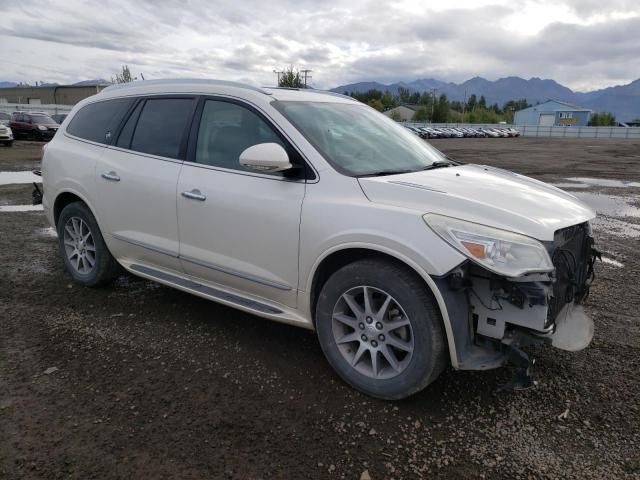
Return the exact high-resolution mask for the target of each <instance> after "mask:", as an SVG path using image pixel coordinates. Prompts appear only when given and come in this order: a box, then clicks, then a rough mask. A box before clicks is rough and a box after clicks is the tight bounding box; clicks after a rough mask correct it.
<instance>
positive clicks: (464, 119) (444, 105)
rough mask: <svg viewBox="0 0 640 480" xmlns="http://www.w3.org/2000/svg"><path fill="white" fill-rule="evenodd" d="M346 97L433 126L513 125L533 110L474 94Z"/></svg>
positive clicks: (605, 122)
mask: <svg viewBox="0 0 640 480" xmlns="http://www.w3.org/2000/svg"><path fill="white" fill-rule="evenodd" d="M344 94H345V95H348V96H350V97H353V98H355V99H356V100H359V101H360V102H362V103H366V104H367V105H369V106H370V107H373V108H375V109H376V110H378V111H380V112H385V111H387V110H391V109H392V108H394V107H397V106H399V105H411V106H413V107H415V113H414V114H413V118H412V120H414V121H416V122H433V123H499V122H507V123H513V117H514V114H515V112H517V111H518V110H523V109H525V108H528V107H531V106H532V105H531V104H530V103H529V102H527V99H526V98H521V99H519V100H509V101H508V102H505V103H504V104H503V105H502V106H499V105H498V104H497V103H494V104H493V105H489V104H487V100H486V98H485V97H484V95H480V98H478V97H477V95H476V94H471V95H470V96H469V98H468V99H467V101H466V102H461V101H458V100H449V99H448V98H447V96H446V95H445V94H444V93H442V94H440V95H439V96H437V95H434V94H433V93H432V92H422V93H420V92H412V91H410V90H409V89H408V88H404V87H399V88H398V93H397V95H392V94H391V92H390V91H389V90H386V91H384V92H382V91H380V90H377V89H371V90H368V91H366V92H344ZM391 118H393V119H394V120H400V118H399V114H398V115H396V118H394V115H391ZM589 125H591V126H615V125H617V123H616V117H615V116H614V115H613V114H611V113H609V112H597V113H594V114H593V115H591V120H590V122H589Z"/></svg>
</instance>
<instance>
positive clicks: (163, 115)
mask: <svg viewBox="0 0 640 480" xmlns="http://www.w3.org/2000/svg"><path fill="white" fill-rule="evenodd" d="M192 110H193V99H191V98H157V99H150V100H147V101H146V102H145V103H144V107H143V108H142V113H140V118H139V119H138V123H137V125H136V127H135V132H134V134H133V139H132V141H131V149H132V150H136V151H138V152H144V153H150V154H153V155H160V156H162V157H169V158H178V157H179V155H180V146H181V144H182V139H183V137H184V133H185V131H186V127H187V126H188V125H189V124H190V123H191V112H192Z"/></svg>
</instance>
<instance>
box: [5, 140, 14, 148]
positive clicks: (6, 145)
mask: <svg viewBox="0 0 640 480" xmlns="http://www.w3.org/2000/svg"><path fill="white" fill-rule="evenodd" d="M4 145H5V147H9V148H11V147H13V140H11V141H10V142H7V143H5V144H4Z"/></svg>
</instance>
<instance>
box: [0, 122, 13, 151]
mask: <svg viewBox="0 0 640 480" xmlns="http://www.w3.org/2000/svg"><path fill="white" fill-rule="evenodd" d="M0 145H4V146H6V147H11V146H12V145H13V132H12V131H11V128H10V127H8V126H6V125H3V124H0Z"/></svg>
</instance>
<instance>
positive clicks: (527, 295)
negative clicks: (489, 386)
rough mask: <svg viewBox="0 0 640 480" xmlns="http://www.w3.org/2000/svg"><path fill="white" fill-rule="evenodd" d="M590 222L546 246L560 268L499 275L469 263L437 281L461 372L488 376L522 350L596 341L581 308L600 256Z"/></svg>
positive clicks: (558, 234)
mask: <svg viewBox="0 0 640 480" xmlns="http://www.w3.org/2000/svg"><path fill="white" fill-rule="evenodd" d="M593 244H594V242H593V237H592V236H591V230H590V226H589V224H588V223H584V224H580V225H575V226H572V227H569V228H565V229H562V230H559V231H558V232H556V235H555V238H554V241H553V242H549V244H547V245H546V247H547V249H548V252H549V256H550V257H551V259H552V261H553V265H554V270H553V271H551V272H547V273H535V274H529V275H524V276H522V277H518V278H506V277H500V276H499V275H496V274H494V273H491V272H488V271H487V270H485V269H483V268H482V267H480V266H478V265H476V264H474V263H471V262H467V263H465V264H463V265H461V266H459V267H458V268H456V269H455V270H454V271H452V272H450V273H449V274H448V275H446V276H444V277H441V278H439V279H436V284H437V285H438V287H439V289H440V292H441V293H442V296H443V298H444V300H445V303H446V305H447V310H448V313H449V319H450V321H451V325H452V330H453V333H454V339H455V345H456V354H457V357H458V358H457V360H458V368H460V369H464V370H485V369H490V368H496V367H499V366H502V365H504V364H505V363H507V362H511V363H514V362H513V359H514V351H515V352H517V353H518V354H520V355H521V356H524V357H525V358H526V355H525V354H524V353H522V352H521V351H520V350H519V349H520V347H523V346H526V345H530V344H535V343H548V344H550V345H552V346H554V347H557V348H560V349H563V350H569V351H577V350H581V349H583V348H585V347H586V346H587V345H589V343H590V342H591V339H592V338H593V330H594V328H593V321H592V320H591V319H590V318H589V316H588V315H587V314H586V312H585V310H584V308H583V307H582V303H583V302H584V300H585V299H586V298H587V297H588V294H589V287H590V286H591V283H592V281H593V279H594V271H593V265H594V262H595V259H596V258H597V257H598V256H599V253H598V252H597V250H595V248H594V246H593Z"/></svg>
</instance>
